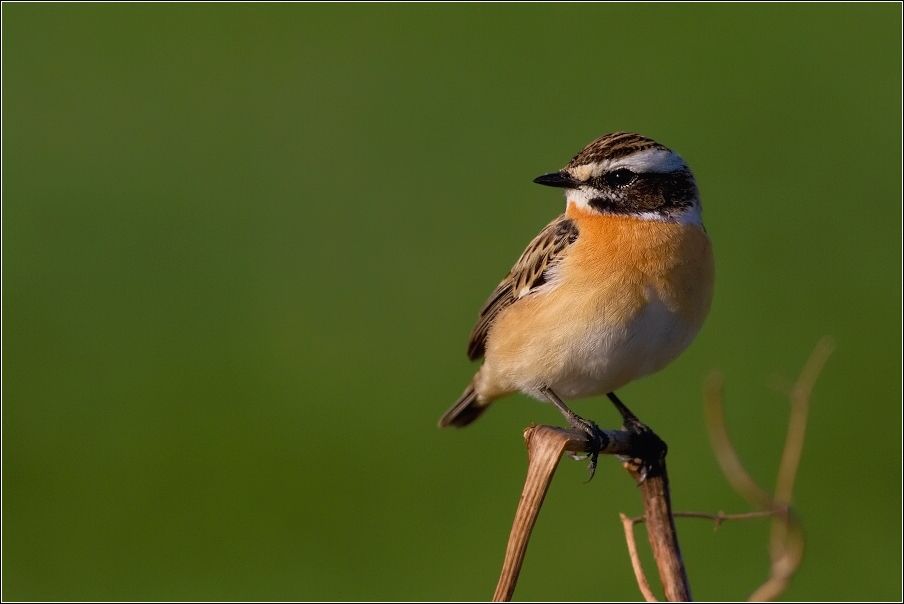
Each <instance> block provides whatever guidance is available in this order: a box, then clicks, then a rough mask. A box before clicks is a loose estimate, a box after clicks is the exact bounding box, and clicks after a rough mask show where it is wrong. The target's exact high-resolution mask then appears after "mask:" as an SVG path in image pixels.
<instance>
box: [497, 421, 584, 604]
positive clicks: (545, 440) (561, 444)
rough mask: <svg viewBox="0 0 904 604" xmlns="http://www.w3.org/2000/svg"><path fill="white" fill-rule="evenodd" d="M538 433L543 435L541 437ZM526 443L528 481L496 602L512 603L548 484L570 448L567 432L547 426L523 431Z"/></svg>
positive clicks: (503, 565)
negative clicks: (528, 543)
mask: <svg viewBox="0 0 904 604" xmlns="http://www.w3.org/2000/svg"><path fill="white" fill-rule="evenodd" d="M538 430H540V431H541V433H540V434H539V435H538V434H537V432H538ZM524 440H525V441H526V442H527V454H528V456H529V463H528V467H527V478H526V479H525V481H524V490H523V491H522V492H521V500H520V501H519V502H518V511H517V512H516V513H515V522H514V523H513V524H512V532H511V534H510V535H509V541H508V546H506V548H505V561H504V562H503V564H502V573H501V574H500V575H499V583H498V584H497V585H496V593H494V594H493V602H509V601H511V599H512V595H513V594H514V593H515V585H516V584H517V582H518V575H519V574H520V573H521V564H522V563H523V562H524V553H525V552H526V551H527V542H528V540H530V534H531V531H533V529H534V524H535V523H536V521H537V516H538V515H539V514H540V506H542V505H543V499H544V498H546V492H547V491H548V490H549V483H550V482H551V481H552V477H553V474H555V473H556V468H557V467H558V465H559V459H560V458H561V457H562V453H563V452H564V451H565V447H566V445H567V444H568V435H567V434H564V431H558V430H551V429H548V426H531V427H530V428H528V429H527V430H525V431H524Z"/></svg>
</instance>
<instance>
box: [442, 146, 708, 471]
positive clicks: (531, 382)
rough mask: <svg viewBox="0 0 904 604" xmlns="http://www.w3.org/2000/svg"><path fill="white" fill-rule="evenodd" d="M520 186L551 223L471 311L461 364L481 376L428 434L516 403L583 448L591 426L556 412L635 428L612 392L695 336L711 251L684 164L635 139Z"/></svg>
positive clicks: (587, 151) (662, 363)
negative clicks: (556, 207)
mask: <svg viewBox="0 0 904 604" xmlns="http://www.w3.org/2000/svg"><path fill="white" fill-rule="evenodd" d="M533 182H535V183H537V184H540V185H545V186H549V187H556V188H560V189H564V192H565V201H566V207H565V213H564V214H562V215H560V216H558V217H557V218H555V219H554V220H553V221H552V222H550V223H549V224H548V225H547V226H546V227H545V228H544V229H543V230H542V231H540V233H539V234H538V235H537V236H536V237H535V238H534V240H533V241H531V242H530V244H529V245H528V246H527V248H526V249H525V250H524V252H523V253H522V254H521V256H520V258H518V261H517V262H516V263H515V265H514V267H513V268H512V269H511V271H509V273H508V274H507V275H506V276H505V278H504V279H503V280H502V282H501V283H499V285H498V286H497V287H496V289H495V290H494V291H493V293H492V294H491V295H490V297H489V298H488V299H487V301H486V303H485V304H484V305H483V308H481V310H480V313H479V316H478V320H477V324H476V325H475V326H474V329H473V330H472V332H471V337H470V339H469V341H468V358H469V359H470V360H472V361H476V360H478V359H481V358H482V359H483V364H482V365H481V366H480V368H479V369H478V371H477V373H476V374H475V375H474V378H473V379H472V380H471V383H470V384H468V387H467V388H466V389H465V391H464V393H463V394H462V395H461V396H460V397H459V399H458V400H457V401H456V402H455V404H454V405H452V407H451V408H449V410H448V411H446V413H444V414H443V416H442V417H441V418H440V420H439V426H440V427H448V426H455V427H464V426H467V425H469V424H471V423H472V422H473V421H474V420H476V419H477V418H479V417H480V416H481V415H482V414H483V413H484V412H485V411H486V410H487V408H488V407H489V406H490V405H491V404H492V403H493V402H495V401H497V400H499V399H501V398H503V397H505V396H508V395H510V394H513V393H516V392H522V393H524V394H526V395H528V396H530V397H533V398H535V399H538V400H540V401H546V402H551V403H553V404H554V405H555V406H556V407H557V408H558V409H559V410H560V411H561V412H562V414H563V415H564V416H565V417H566V419H568V421H569V423H570V424H571V426H572V427H574V428H578V429H581V430H583V431H584V432H587V433H588V435H590V436H591V438H593V437H594V435H595V433H596V431H598V430H599V429H598V428H597V426H596V424H595V423H594V422H592V421H589V420H585V419H584V418H582V417H580V416H578V415H577V414H575V413H573V412H572V411H571V410H570V409H569V408H568V407H567V406H566V404H565V402H566V401H570V400H574V399H578V398H583V397H589V396H599V395H603V394H606V395H607V396H608V397H609V398H610V400H612V402H613V403H614V404H615V405H616V407H617V408H618V409H619V411H620V412H621V413H622V416H623V417H624V418H625V419H626V420H631V421H632V422H633V421H634V420H636V416H633V414H632V413H631V412H630V411H629V410H628V409H627V407H625V406H624V404H623V403H621V401H620V400H619V398H618V396H617V395H616V394H615V391H616V390H618V389H619V388H622V387H624V386H625V385H627V384H628V383H630V382H633V381H634V380H637V379H640V378H642V377H645V376H648V375H650V374H652V373H655V372H657V371H659V370H661V369H663V368H664V367H666V365H668V364H669V363H671V362H672V361H673V360H675V359H676V358H677V357H678V356H679V355H680V354H681V353H682V352H683V351H684V350H685V349H686V348H687V347H688V346H689V345H690V344H691V342H692V341H693V340H694V338H695V337H696V335H697V333H698V332H699V331H700V329H701V327H702V326H703V322H704V320H705V318H706V316H707V314H708V313H709V310H710V306H711V304H712V297H713V283H714V274H715V267H714V261H713V252H712V244H711V242H710V239H709V235H708V234H707V231H706V229H705V228H704V226H703V212H702V207H701V203H700V194H699V190H698V188H697V183H696V180H695V179H694V175H693V173H692V172H691V170H690V168H689V167H688V165H687V163H686V162H685V161H684V160H683V159H682V158H681V156H679V155H678V154H677V153H675V152H674V151H672V150H671V149H669V148H667V147H665V146H664V145H661V144H660V143H657V142H656V141H654V140H652V139H650V138H647V137H644V136H641V135H639V134H635V133H633V132H614V133H611V134H607V135H605V136H602V137H600V138H598V139H596V140H594V141H593V142H591V143H590V144H588V145H587V146H586V147H584V148H583V149H582V150H581V151H580V153H578V154H577V155H575V156H574V158H573V159H572V160H571V161H570V162H569V163H568V164H567V165H566V166H565V167H564V168H563V169H561V170H559V171H558V172H552V173H549V174H544V175H542V176H539V177H537V178H535V179H534V181H533ZM632 418H633V419H632ZM637 423H639V420H638V422H637ZM595 460H596V457H595V456H593V458H592V460H591V476H592V472H593V468H594V467H595Z"/></svg>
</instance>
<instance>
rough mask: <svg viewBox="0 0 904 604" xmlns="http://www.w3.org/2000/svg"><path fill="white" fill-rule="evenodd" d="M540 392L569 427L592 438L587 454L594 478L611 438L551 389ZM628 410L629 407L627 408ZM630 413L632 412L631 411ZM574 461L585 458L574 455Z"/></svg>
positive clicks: (543, 389) (542, 389)
mask: <svg viewBox="0 0 904 604" xmlns="http://www.w3.org/2000/svg"><path fill="white" fill-rule="evenodd" d="M540 392H542V393H543V396H545V397H546V398H547V399H549V402H551V403H552V404H553V405H555V406H556V408H557V409H558V410H559V411H560V412H561V413H562V415H564V416H565V419H567V420H568V423H569V425H570V426H571V427H572V428H574V429H575V430H580V431H581V432H584V433H585V434H587V436H588V437H589V438H590V443H591V450H590V451H588V452H587V457H589V458H590V463H589V464H588V466H587V467H588V468H590V478H588V479H587V480H588V481H589V480H590V479H592V478H593V474H594V472H596V462H597V459H599V456H600V449H603V448H604V447H606V445H608V443H609V437H608V436H606V435H605V434H604V433H603V431H602V430H600V428H599V426H597V425H596V423H595V422H593V421H590V420H586V419H584V418H583V417H581V416H580V415H578V414H577V413H575V412H574V411H572V410H571V409H569V408H568V407H567V406H565V403H563V402H562V399H560V398H559V397H558V395H557V394H556V393H555V392H553V391H552V389H551V388H541V389H540ZM626 409H627V407H626ZM629 413H630V411H629ZM572 457H573V458H574V459H584V458H583V457H576V456H574V455H572Z"/></svg>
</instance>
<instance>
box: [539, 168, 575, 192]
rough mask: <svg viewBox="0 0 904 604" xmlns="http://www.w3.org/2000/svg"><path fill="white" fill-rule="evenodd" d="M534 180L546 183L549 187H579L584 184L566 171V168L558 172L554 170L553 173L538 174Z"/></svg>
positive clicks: (542, 183) (541, 183)
mask: <svg viewBox="0 0 904 604" xmlns="http://www.w3.org/2000/svg"><path fill="white" fill-rule="evenodd" d="M534 182H535V183H537V184H538V185H546V186H547V187H558V188H560V189H577V188H578V187H580V186H581V185H582V184H584V183H582V182H581V181H579V180H577V179H576V178H575V177H574V176H572V175H571V174H569V173H568V172H566V171H565V170H560V171H558V172H553V173H551V174H544V175H543V176H538V177H537V178H535V179H534Z"/></svg>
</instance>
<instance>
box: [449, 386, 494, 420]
mask: <svg viewBox="0 0 904 604" xmlns="http://www.w3.org/2000/svg"><path fill="white" fill-rule="evenodd" d="M487 407H489V403H483V404H481V403H480V402H479V401H478V399H477V392H476V391H475V390H474V384H473V382H472V383H471V384H469V385H468V387H467V389H465V392H464V394H462V395H461V397H459V399H458V400H457V401H455V404H454V405H452V407H451V408H450V409H449V410H448V411H446V412H445V413H444V414H443V416H442V417H441V418H439V427H440V428H447V427H449V426H456V427H458V428H463V427H465V426H467V425H468V424H470V423H471V422H473V421H474V420H475V419H477V418H478V417H480V416H481V415H482V414H483V412H484V411H486V410H487Z"/></svg>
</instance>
